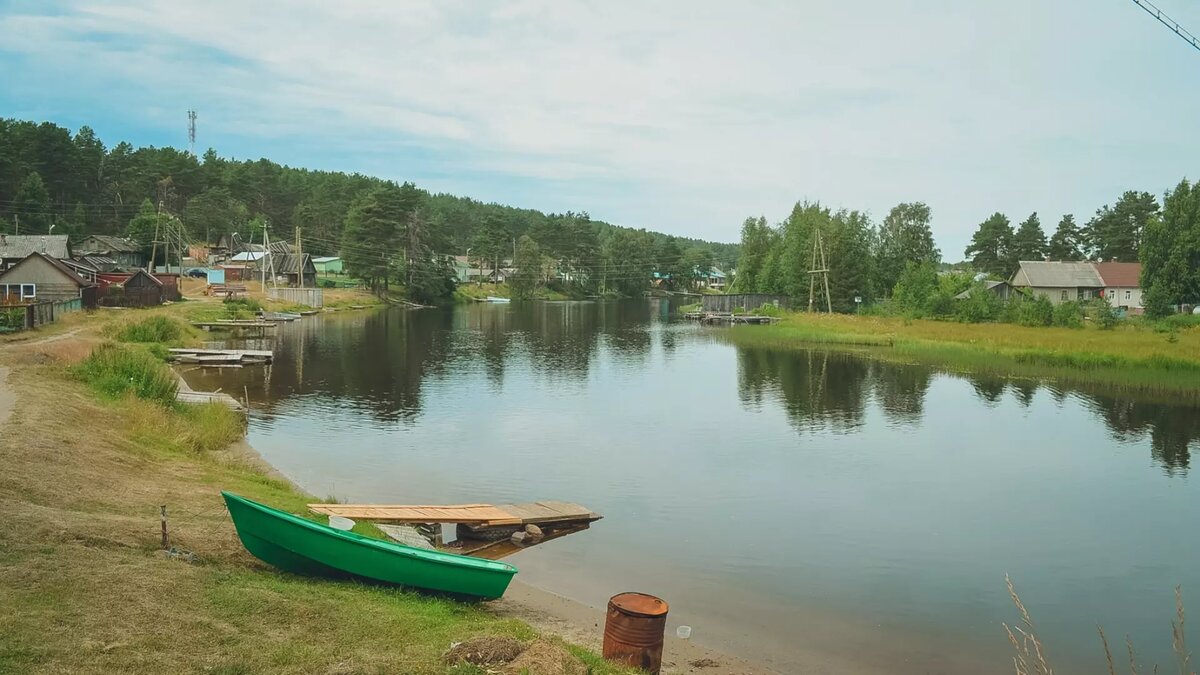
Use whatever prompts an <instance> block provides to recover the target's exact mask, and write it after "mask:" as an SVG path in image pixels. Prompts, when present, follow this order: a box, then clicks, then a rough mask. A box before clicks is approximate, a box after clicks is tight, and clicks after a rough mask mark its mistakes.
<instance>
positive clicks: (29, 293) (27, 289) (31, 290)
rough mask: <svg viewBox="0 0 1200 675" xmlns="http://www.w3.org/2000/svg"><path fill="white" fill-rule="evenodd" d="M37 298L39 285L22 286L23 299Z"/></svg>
mask: <svg viewBox="0 0 1200 675" xmlns="http://www.w3.org/2000/svg"><path fill="white" fill-rule="evenodd" d="M36 297H37V284H21V299H22V300H32V299H33V298H36Z"/></svg>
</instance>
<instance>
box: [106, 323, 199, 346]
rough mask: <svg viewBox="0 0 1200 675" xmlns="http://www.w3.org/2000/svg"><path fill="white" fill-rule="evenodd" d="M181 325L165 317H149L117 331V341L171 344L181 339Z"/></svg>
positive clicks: (182, 333)
mask: <svg viewBox="0 0 1200 675" xmlns="http://www.w3.org/2000/svg"><path fill="white" fill-rule="evenodd" d="M184 334H185V329H184V326H183V324H181V323H179V322H178V321H176V320H175V319H172V318H169V317H165V316H151V317H147V318H145V319H142V320H141V321H137V322H134V323H130V324H126V325H125V326H124V327H123V328H121V329H120V330H118V331H117V335H116V337H117V339H118V340H120V341H121V342H161V343H164V344H165V343H171V342H175V341H177V340H180V339H182V338H183V336H184Z"/></svg>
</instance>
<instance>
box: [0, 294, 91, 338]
mask: <svg viewBox="0 0 1200 675" xmlns="http://www.w3.org/2000/svg"><path fill="white" fill-rule="evenodd" d="M81 309H83V299H82V298H71V299H70V300H59V301H58V302H34V303H27V304H20V305H3V306H0V331H4V332H13V331H19V330H32V329H34V328H36V327H38V326H41V325H44V324H48V323H54V322H55V321H58V319H59V318H60V317H62V315H63V314H66V313H68V312H78V311H79V310H81Z"/></svg>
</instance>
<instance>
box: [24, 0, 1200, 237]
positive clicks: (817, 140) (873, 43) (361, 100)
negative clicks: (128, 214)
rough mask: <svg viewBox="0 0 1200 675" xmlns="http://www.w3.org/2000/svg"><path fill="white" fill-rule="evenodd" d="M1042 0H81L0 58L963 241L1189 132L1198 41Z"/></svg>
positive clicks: (418, 171) (139, 109)
mask: <svg viewBox="0 0 1200 675" xmlns="http://www.w3.org/2000/svg"><path fill="white" fill-rule="evenodd" d="M1047 5H1048V3H1041V2H1035V1H1034V0H1015V1H1011V2H1001V1H999V0H996V1H990V2H979V3H961V2H951V1H949V0H940V1H933V2H926V3H897V2H890V1H887V0H873V1H866V0H859V1H853V2H852V1H846V2H841V1H835V0H822V1H820V2H812V1H810V2H762V3H708V2H666V3H639V2H631V1H625V0H614V1H609V2H562V1H551V0H515V1H512V2H505V3H486V4H480V3H475V2H465V1H463V2H453V1H451V2H424V1H421V2H404V3H401V2H386V1H380V2H347V3H338V4H336V5H334V4H330V3H324V2H317V1H316V0H304V1H303V2H270V1H268V2H254V3H245V2H232V1H229V0H215V1H213V2H206V3H193V4H191V5H180V4H178V3H167V2H134V1H133V0H115V1H112V2H86V1H83V0H79V1H67V2H62V3H60V4H58V5H55V6H54V8H53V10H52V11H51V10H47V9H45V6H42V5H37V6H26V10H25V11H24V12H19V11H18V12H10V13H9V14H8V16H7V17H5V18H3V19H0V37H2V38H3V42H4V46H3V47H0V51H2V52H7V53H8V54H9V55H11V58H22V59H24V61H25V63H27V64H32V65H31V68H30V69H29V72H28V73H27V74H25V75H24V77H35V76H37V75H38V74H44V73H46V72H54V73H60V74H61V73H71V74H73V76H72V77H73V80H74V81H79V82H82V83H85V84H83V85H82V88H83V89H84V90H85V93H82V94H80V97H81V98H84V99H88V100H91V99H97V100H101V101H103V102H104V104H105V106H107V107H108V108H109V109H111V108H113V107H117V106H121V105H125V106H127V107H128V108H129V112H130V114H132V115H135V116H136V115H143V116H145V117H146V118H147V119H149V120H151V121H156V118H155V116H154V113H153V110H155V109H162V108H166V109H173V108H175V107H180V108H182V107H187V106H196V107H199V108H200V110H201V120H202V126H201V128H202V129H205V128H206V126H207V128H208V129H211V130H212V131H213V132H215V133H216V134H217V135H218V136H219V135H221V134H224V135H225V136H227V137H228V138H230V139H237V143H236V145H237V147H238V149H239V150H240V151H241V153H243V154H247V155H258V154H265V153H266V151H265V149H259V147H256V144H255V140H256V139H260V140H263V143H262V145H261V147H263V148H265V147H266V146H268V145H269V146H270V147H271V148H278V147H280V146H286V145H288V144H289V143H290V144H294V145H295V146H296V149H295V150H291V151H288V154H289V156H288V157H287V158H284V159H287V160H288V161H293V162H295V161H303V160H304V159H305V154H304V151H303V146H302V144H308V145H316V146H321V147H323V148H326V152H327V153H328V154H336V148H337V147H339V146H342V147H344V148H345V150H344V151H343V153H342V154H341V156H339V157H338V158H337V160H336V161H337V162H338V163H339V164H340V165H341V168H348V169H350V170H372V171H383V172H386V173H388V174H389V175H392V176H393V177H396V178H405V179H414V180H417V181H418V182H422V181H423V179H425V181H424V182H426V183H433V184H434V185H436V187H437V188H438V189H445V190H449V191H457V192H462V191H465V190H460V189H456V188H457V187H460V186H461V187H464V188H465V187H471V188H474V189H476V190H482V191H483V194H479V193H475V194H474V195H473V196H477V197H481V198H484V199H494V200H498V201H513V198H511V197H510V195H513V194H518V195H520V196H521V197H522V198H523V199H524V200H525V201H524V203H523V204H522V205H524V206H533V207H539V208H545V209H556V210H565V209H568V208H571V209H575V210H588V211H590V212H591V213H592V214H593V215H595V216H597V217H602V218H605V219H609V220H612V221H615V222H620V223H623V224H629V225H634V226H644V227H651V228H658V229H664V230H667V231H673V232H677V233H680V234H695V235H700V236H705V237H709V238H713V239H721V240H732V239H736V236H737V231H738V227H739V225H740V222H741V220H742V218H744V217H745V216H747V215H751V214H759V213H765V214H766V215H768V217H769V218H772V219H779V218H782V217H783V216H784V215H786V213H787V211H788V210H789V209H790V205H791V203H792V202H794V201H796V200H798V199H801V198H809V199H820V200H822V201H825V202H827V203H830V204H831V205H833V206H845V207H848V208H862V209H868V210H870V211H871V212H873V213H874V215H875V216H876V217H877V218H879V217H882V215H883V214H884V213H885V212H886V210H887V208H889V207H890V206H891V205H893V204H895V203H897V202H899V201H905V200H924V201H926V202H928V203H930V204H931V206H932V207H933V209H934V214H935V223H934V231H935V235H936V236H937V237H938V239H939V242H940V243H941V244H942V247H943V249H944V250H945V251H946V253H947V255H948V257H950V258H956V257H958V254H959V252H960V251H961V250H962V246H963V245H964V244H965V242H966V240H967V238H969V235H970V232H971V230H972V229H973V228H974V225H975V224H976V223H978V222H979V221H980V220H982V219H983V218H984V217H985V216H986V215H987V214H988V213H990V212H991V211H994V210H1004V211H1007V212H1009V213H1010V215H1012V216H1014V217H1015V218H1017V217H1023V215H1024V214H1026V213H1028V212H1029V211H1033V210H1038V211H1042V212H1043V222H1050V223H1052V222H1053V221H1054V220H1056V219H1057V215H1058V214H1059V213H1061V212H1066V211H1074V212H1076V213H1077V214H1078V215H1079V216H1081V217H1085V216H1087V215H1088V214H1089V213H1090V212H1091V210H1093V209H1094V208H1096V207H1097V206H1099V205H1100V203H1102V202H1104V201H1111V200H1112V199H1113V198H1115V196H1116V195H1117V194H1119V192H1120V190H1123V189H1127V188H1131V187H1138V188H1141V189H1151V190H1161V189H1162V188H1165V187H1166V186H1167V185H1169V184H1171V183H1173V182H1175V181H1176V180H1178V178H1179V177H1180V176H1182V175H1183V173H1184V172H1185V171H1186V167H1185V163H1186V158H1187V157H1190V156H1195V154H1196V150H1197V149H1200V148H1198V147H1197V145H1198V144H1200V142H1198V141H1196V140H1194V139H1192V138H1189V137H1187V136H1192V135H1190V134H1188V135H1187V136H1184V137H1181V136H1180V135H1179V134H1170V133H1168V130H1169V129H1170V127H1171V126H1173V125H1180V128H1181V129H1182V128H1187V127H1186V126H1184V125H1187V124H1189V120H1190V119H1193V118H1194V109H1195V106H1196V104H1197V103H1198V102H1200V96H1198V95H1196V94H1193V93H1189V92H1188V91H1186V90H1187V89H1189V88H1187V87H1182V86H1179V82H1180V81H1181V80H1179V79H1177V78H1178V77H1180V76H1182V75H1186V74H1187V73H1188V72H1189V71H1188V69H1189V68H1190V69H1191V70H1190V73H1192V75H1189V77H1194V72H1195V67H1196V65H1197V64H1198V63H1200V61H1197V56H1198V55H1195V54H1189V53H1187V52H1186V51H1185V47H1186V45H1183V44H1182V43H1180V44H1178V45H1176V44H1172V43H1171V40H1172V39H1173V36H1170V34H1169V33H1166V32H1165V30H1160V29H1161V26H1157V25H1156V24H1153V22H1152V20H1150V19H1149V17H1144V16H1140V15H1139V14H1138V13H1137V11H1136V10H1137V8H1136V6H1132V7H1125V6H1117V4H1116V3H1113V6H1111V7H1110V6H1099V5H1097V4H1096V3H1090V2H1086V1H1085V0H1073V1H1071V2H1063V3H1053V6H1047ZM1193 13H1194V14H1195V17H1194V18H1195V19H1196V20H1197V21H1198V22H1200V11H1194V12H1193ZM1177 18H1179V19H1180V20H1185V19H1186V18H1188V17H1187V16H1185V15H1183V14H1180V15H1179V16H1178V17H1177ZM6 60H7V59H6ZM37 71H40V73H38V72H37ZM1182 81H1186V80H1182ZM88 82H90V83H92V86H91V87H88V86H87V85H86V83H88ZM113 87H118V88H119V89H123V90H125V96H124V98H122V99H121V100H112V97H109V98H108V99H105V92H106V91H112V90H113ZM133 88H140V89H141V90H143V91H150V92H155V95H154V96H153V97H150V96H148V95H146V94H144V93H143V94H142V95H137V94H136V92H130V91H129V90H130V89H133ZM181 99H186V102H184V103H176V101H180V100H181ZM202 136H203V134H202ZM135 140H136V139H135ZM266 140H270V144H268V143H266ZM219 149H221V150H222V151H225V152H227V151H228V150H226V148H223V147H222V148H219ZM235 154H236V153H235ZM389 158H390V159H391V162H390V164H389ZM456 176H457V177H459V180H456ZM580 199H588V200H592V201H590V202H589V203H578V201H576V200H580Z"/></svg>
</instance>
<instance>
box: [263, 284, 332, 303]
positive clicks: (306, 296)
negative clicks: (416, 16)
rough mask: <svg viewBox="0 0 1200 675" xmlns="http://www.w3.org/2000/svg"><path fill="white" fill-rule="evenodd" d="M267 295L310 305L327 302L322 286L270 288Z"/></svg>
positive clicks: (276, 298)
mask: <svg viewBox="0 0 1200 675" xmlns="http://www.w3.org/2000/svg"><path fill="white" fill-rule="evenodd" d="M267 297H268V298H271V299H272V300H286V301H288V302H292V303H295V304H297V305H308V306H309V307H321V306H322V305H324V304H325V292H324V291H323V290H321V289H320V288H268V289H267Z"/></svg>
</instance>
